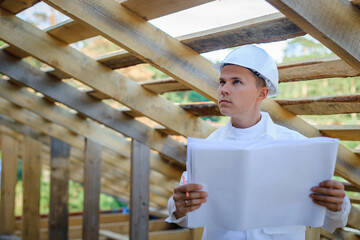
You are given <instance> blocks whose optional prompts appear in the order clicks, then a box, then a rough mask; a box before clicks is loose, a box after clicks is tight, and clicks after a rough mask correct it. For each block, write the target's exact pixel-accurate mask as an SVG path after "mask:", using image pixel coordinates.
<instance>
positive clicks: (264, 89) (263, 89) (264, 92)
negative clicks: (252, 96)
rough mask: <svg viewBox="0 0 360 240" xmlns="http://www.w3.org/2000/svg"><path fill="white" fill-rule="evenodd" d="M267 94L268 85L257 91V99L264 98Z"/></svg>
mask: <svg viewBox="0 0 360 240" xmlns="http://www.w3.org/2000/svg"><path fill="white" fill-rule="evenodd" d="M268 94H269V88H268V87H262V88H261V89H260V92H259V96H258V98H259V100H265V98H266V97H267V95H268Z"/></svg>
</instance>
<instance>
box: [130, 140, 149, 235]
mask: <svg viewBox="0 0 360 240" xmlns="http://www.w3.org/2000/svg"><path fill="white" fill-rule="evenodd" d="M131 149H132V155H131V195H130V201H131V203H130V239H131V240H137V239H143V240H146V239H148V232H149V222H148V221H149V176H150V175H149V174H150V172H149V167H150V165H149V164H150V162H149V160H150V149H149V147H147V146H145V145H144V144H142V143H140V142H138V141H136V140H133V141H132V148H131Z"/></svg>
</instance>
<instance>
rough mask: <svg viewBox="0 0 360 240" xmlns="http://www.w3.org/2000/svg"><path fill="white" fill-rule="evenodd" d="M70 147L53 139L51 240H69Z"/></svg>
mask: <svg viewBox="0 0 360 240" xmlns="http://www.w3.org/2000/svg"><path fill="white" fill-rule="evenodd" d="M69 157H70V145H69V144H67V143H65V142H63V141H61V140H58V139H56V138H51V163H50V165H51V166H50V169H51V171H50V214H49V239H54V240H67V239H68V217H69V216H68V196H69V193H68V186H69V166H70V162H69Z"/></svg>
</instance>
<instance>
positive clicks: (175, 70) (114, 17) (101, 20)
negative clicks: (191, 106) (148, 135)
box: [45, 0, 217, 136]
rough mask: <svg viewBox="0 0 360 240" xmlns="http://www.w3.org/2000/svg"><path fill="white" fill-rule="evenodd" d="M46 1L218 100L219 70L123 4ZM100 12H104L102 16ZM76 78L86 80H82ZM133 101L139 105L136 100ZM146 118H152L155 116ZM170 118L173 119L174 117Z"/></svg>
mask: <svg viewBox="0 0 360 240" xmlns="http://www.w3.org/2000/svg"><path fill="white" fill-rule="evenodd" d="M45 2H46V3H48V4H49V5H51V6H53V7H54V8H56V9H57V10H59V11H61V12H63V13H64V14H66V15H68V16H70V17H71V18H72V19H75V20H78V21H82V22H83V23H86V24H88V25H89V27H92V28H94V29H96V30H97V31H99V34H101V35H102V36H103V37H105V38H107V39H108V40H110V41H112V42H114V43H115V44H117V45H119V46H120V47H122V48H123V49H125V50H127V51H128V52H130V53H132V54H134V55H136V56H137V57H138V58H140V59H141V60H143V61H145V62H148V63H150V64H151V65H153V66H154V67H156V68H158V69H159V70H161V71H162V72H164V73H165V74H167V75H169V76H171V77H173V78H174V79H176V80H178V81H181V82H183V83H184V84H185V85H189V86H192V88H193V89H194V90H196V91H197V92H199V93H200V94H201V95H203V96H205V97H207V98H209V99H211V100H214V99H213V97H212V96H213V94H215V92H213V91H214V88H216V85H217V81H216V78H214V76H215V75H216V71H215V69H213V68H212V67H211V63H210V62H209V61H208V60H206V59H205V58H203V57H202V56H200V55H199V54H198V53H196V52H195V51H194V50H192V49H190V48H188V47H187V46H185V45H184V44H182V43H180V42H179V41H178V40H176V39H174V38H172V37H170V36H169V35H167V34H165V33H162V34H159V30H158V29H157V28H156V27H155V26H153V25H151V24H150V23H148V22H147V21H146V20H144V19H142V18H141V17H139V16H137V15H136V14H134V13H133V12H131V11H130V10H128V9H126V8H125V7H124V6H121V5H120V6H118V5H119V4H117V3H116V2H115V1H113V0H104V1H101V2H96V1H87V2H71V4H69V2H67V1H63V0H46V1H45ZM96 9H102V10H101V14H100V13H99V11H97V10H96ZM85 13H86V14H85ZM109 23H111V24H109ZM114 29H116V31H114ZM144 43H146V44H144ZM53 67H54V66H53ZM97 72H98V71H97ZM97 76H99V73H98V74H97ZM76 78H77V79H79V80H81V79H82V78H81V77H76ZM195 81H196V83H197V84H195ZM107 82H109V80H107ZM94 88H95V87H94ZM95 89H96V88H95ZM105 93H106V92H105ZM136 95H137V94H136ZM127 97H128V96H127ZM129 100H130V99H129ZM132 100H133V101H134V102H136V101H135V99H132ZM124 104H125V105H128V104H127V103H125V102H124ZM129 107H130V106H129ZM163 109H165V108H163ZM152 110H153V109H152ZM140 112H141V111H140ZM145 115H147V116H151V115H152V114H150V113H149V114H145ZM162 115H164V114H162ZM167 118H168V119H169V120H170V119H171V118H170V116H169V117H167ZM154 120H155V119H154ZM171 121H173V120H171ZM159 123H160V124H162V125H164V126H166V125H167V124H163V123H161V122H159ZM185 135H187V134H185ZM191 135H192V134H191ZM189 136H190V135H189Z"/></svg>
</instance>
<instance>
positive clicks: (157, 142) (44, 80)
mask: <svg viewBox="0 0 360 240" xmlns="http://www.w3.org/2000/svg"><path fill="white" fill-rule="evenodd" d="M0 72H2V73H4V74H6V75H7V76H10V77H11V78H13V79H15V80H16V81H17V82H20V83H22V84H24V85H26V86H29V87H31V88H33V89H35V90H36V91H39V92H41V93H42V94H44V95H46V96H48V97H49V98H51V99H54V100H56V101H58V102H61V103H63V104H65V105H67V106H69V107H70V108H73V109H75V110H77V111H78V112H81V113H82V114H84V115H86V116H88V117H90V118H92V119H94V120H96V121H98V122H100V123H102V124H104V125H105V126H107V127H110V128H112V129H114V130H116V131H119V132H121V133H123V134H125V135H127V136H129V137H132V138H135V139H137V140H138V141H141V142H143V143H145V144H148V145H149V146H150V147H151V148H153V149H155V150H157V151H159V152H161V153H162V154H163V155H164V156H167V157H169V158H170V159H173V160H175V161H177V162H179V163H180V164H181V163H182V164H184V163H185V156H186V152H185V146H184V144H181V143H178V142H177V141H175V140H173V139H171V138H170V137H168V136H164V135H163V134H161V133H159V132H157V131H155V130H154V129H152V128H150V127H148V126H146V125H145V124H142V123H140V122H139V121H136V120H134V119H132V118H130V117H129V116H128V115H125V114H122V113H121V112H120V111H118V110H116V109H114V108H111V107H110V106H109V105H107V104H105V103H103V102H101V101H98V100H96V99H94V98H93V97H90V96H89V95H88V94H86V93H84V92H80V91H79V90H77V89H75V88H73V87H71V86H69V85H68V84H65V83H63V82H61V81H59V80H58V79H56V78H54V77H52V76H49V75H47V74H45V73H42V72H41V71H39V70H37V69H36V68H35V67H32V66H31V65H29V64H27V63H25V62H24V61H19V60H18V59H16V58H14V57H12V56H11V55H9V54H7V53H5V52H1V51H0ZM21 105H25V103H22V104H21ZM58 122H64V120H61V121H58ZM70 125H71V124H70ZM74 126H75V125H74ZM75 128H78V127H75ZM91 129H92V127H91V128H90V129H89V131H90V130H91ZM73 130H74V129H73ZM90 132H91V131H90ZM82 134H85V133H84V132H83V133H82ZM95 136H96V134H95ZM114 144H115V145H116V141H112V143H111V142H108V143H107V144H106V145H109V146H112V145H114ZM128 156H130V153H129V154H128Z"/></svg>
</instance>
